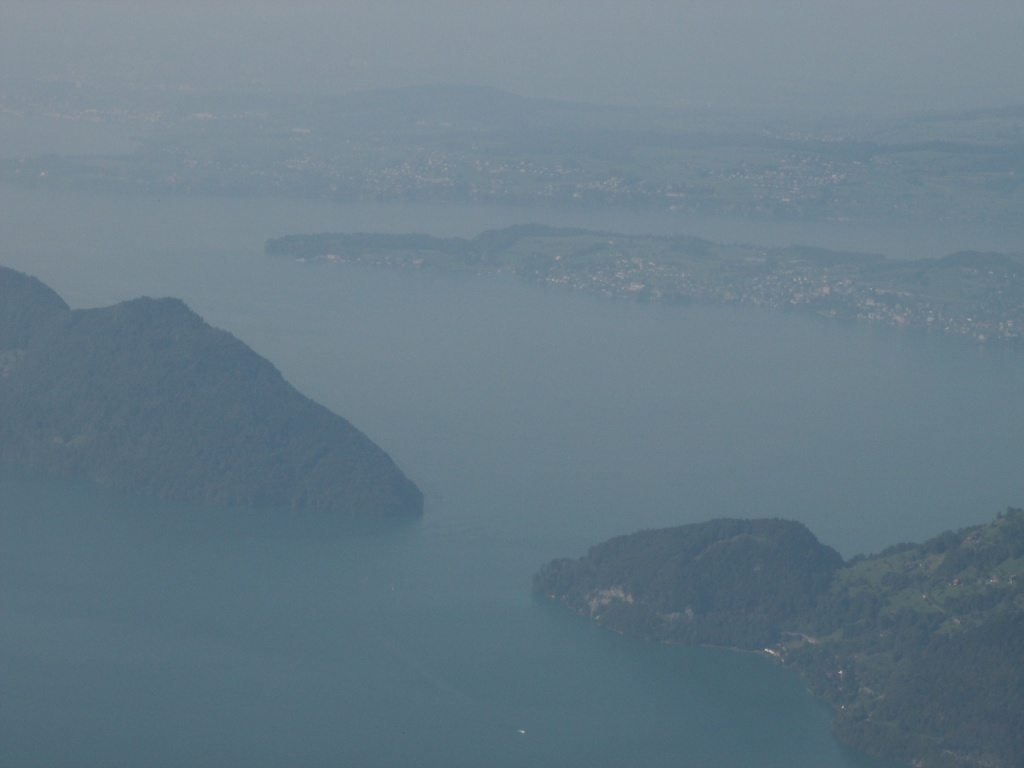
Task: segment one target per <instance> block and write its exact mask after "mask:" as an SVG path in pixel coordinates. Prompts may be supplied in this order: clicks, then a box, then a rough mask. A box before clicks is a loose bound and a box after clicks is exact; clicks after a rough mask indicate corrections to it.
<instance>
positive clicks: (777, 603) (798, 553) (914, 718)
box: [533, 509, 1024, 768]
mask: <svg viewBox="0 0 1024 768" xmlns="http://www.w3.org/2000/svg"><path fill="white" fill-rule="evenodd" d="M1022 579H1024V510H1022V509H1010V510H1008V511H1007V513H1006V514H1005V515H1000V516H999V517H998V518H997V519H996V520H995V521H994V522H992V523H990V524H988V525H981V526H974V527H971V528H966V529H963V530H960V531H956V532H953V531H947V532H946V533H943V534H942V535H940V536H937V537H935V538H933V539H930V540H928V541H926V542H924V543H923V544H917V545H914V544H903V545H898V546H895V547H891V548H889V549H887V550H886V551H884V552H882V553H881V554H879V555H874V556H871V557H858V558H854V559H853V560H851V561H849V562H847V563H843V562H842V560H841V558H840V557H839V555H838V554H837V553H836V552H835V551H834V550H833V549H831V548H830V547H827V546H825V545H823V544H821V543H819V542H818V541H817V540H816V539H815V538H814V536H813V535H812V534H811V533H810V532H809V531H808V530H807V529H806V528H804V527H803V526H802V525H800V524H799V523H794V522H790V521H785V520H713V521H710V522H706V523H700V524H697V525H688V526H681V527H678V528H668V529H663V530H652V531H641V532H639V533H635V534H632V535H629V536H620V537H617V538H614V539H611V540H609V541H607V542H605V543H603V544H599V545H597V546H595V547H592V548H591V549H590V551H589V552H588V553H587V554H586V555H585V556H584V557H581V558H579V559H577V560H567V559H560V560H555V561H553V562H551V563H550V564H548V565H547V566H545V568H543V569H542V570H541V571H540V573H538V574H537V575H536V576H535V577H534V581H533V589H534V592H536V593H537V594H541V595H545V596H547V597H550V598H552V599H555V600H558V601H560V602H562V603H564V604H566V605H567V606H568V607H570V608H571V609H572V610H574V611H576V612H577V613H580V614H582V615H584V616H588V617H590V618H592V619H594V620H595V621H597V622H599V623H601V624H602V625H604V626H606V627H608V628H609V629H612V630H615V631H617V632H620V633H622V634H627V635H632V636H636V637H641V638H645V639H650V640H658V641H669V642H684V643H693V644H711V645H721V646H730V647H735V648H739V649H746V650H755V651H759V652H762V653H765V654H766V655H768V656H770V657H772V658H773V659H775V660H776V661H778V662H779V663H782V664H784V665H785V666H787V667H789V668H791V669H793V670H795V671H796V672H798V673H799V674H801V675H802V676H803V677H804V679H805V680H806V681H807V683H808V685H809V686H810V688H811V690H812V691H813V692H814V693H815V695H817V696H819V697H820V698H822V699H824V700H825V701H827V702H828V703H829V704H831V705H832V706H833V707H834V708H835V712H836V717H835V720H834V729H835V732H836V734H837V736H838V737H839V738H840V739H841V740H842V741H843V742H845V743H846V744H848V745H850V746H853V747H856V748H858V749H861V750H863V751H865V752H869V753H872V754H875V755H880V756H884V757H888V758H891V759H895V760H899V761H902V762H905V763H908V764H913V765H915V766H920V768H967V767H968V766H970V767H972V768H973V767H978V768H980V767H981V766H986V767H987V768H1017V767H1019V766H1021V765H1024V730H1022V729H1021V723H1024V589H1022V587H1021V581H1022Z"/></svg>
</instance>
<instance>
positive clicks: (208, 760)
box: [0, 0, 1024, 768]
mask: <svg viewBox="0 0 1024 768" xmlns="http://www.w3.org/2000/svg"><path fill="white" fill-rule="evenodd" d="M1021 39H1024V5H1022V4H1019V3H1011V2H1005V3H1001V2H989V3H984V4H977V3H975V4H967V3H962V2H954V1H953V0H932V1H931V2H928V3H891V2H887V1H886V2H882V1H881V0H873V1H872V2H858V3H843V2H832V1H826V2H821V0H814V2H810V1H809V0H782V1H780V2H775V3H771V4H768V3H753V2H749V1H747V0H735V1H730V2H723V3H714V4H713V3H688V2H672V3H666V2H661V1H660V0H639V1H638V2H634V3H630V4H628V5H627V4H625V3H619V2H609V1H606V0H564V1H561V0H560V2H557V3H550V2H535V1H532V0H525V1H524V0H519V1H517V2H514V3H510V2H499V1H497V0H493V1H492V2H486V3H481V2H477V1H476V0H474V1H473V2H467V1H466V0H417V2H415V3H412V2H394V1H392V0H379V1H375V2H372V3H369V2H361V1H360V0H344V2H330V3H323V2H319V1H315V0H307V1H305V2H303V1H300V2H288V3H283V2H279V1H278V0H261V2H258V3H251V2H245V3H238V2H217V3H195V2H178V1H177V0H175V1H174V2H170V1H166V2H160V1H159V0H155V1H154V2H146V3H139V2H136V0H104V1H103V2H88V3H86V2H78V1H77V0H71V1H70V2H69V1H68V0H48V1H47V2H37V0H31V1H29V0H5V2H3V3H2V4H0V176H2V183H0V264H2V265H4V266H8V267H12V268H15V269H18V270H21V271H24V272H26V273H28V274H31V275H34V276H36V277H38V278H39V279H41V280H42V281H43V282H45V283H46V284H48V285H49V286H51V287H52V288H53V289H54V290H56V291H57V292H58V293H59V294H60V295H61V296H62V297H63V298H64V299H65V300H66V301H67V302H68V303H69V304H70V305H71V306H72V307H74V308H82V307H97V306H106V305H110V304H114V303H116V302H120V301H124V300H128V299H132V298H135V297H138V296H143V295H147V296H152V297H159V296H175V297H179V298H181V299H183V300H185V301H186V302H187V303H188V305H189V306H190V307H191V308H192V309H193V310H195V311H196V312H198V313H199V314H200V315H202V317H203V318H204V319H205V320H206V321H207V322H209V323H210V324H212V325H214V326H216V327H219V328H223V329H226V330H227V331H229V332H231V333H233V334H235V335H236V336H237V337H238V338H239V339H241V340H242V341H244V342H245V343H247V344H249V345H250V346H251V347H253V348H254V349H255V350H256V351H257V352H259V353H260V354H262V355H264V356H265V357H267V358H268V359H269V360H270V361H271V362H272V363H273V364H274V365H276V366H277V367H278V368H279V369H280V370H281V372H282V373H283V374H284V376H285V377H286V378H287V379H288V381H290V382H291V383H292V384H293V385H295V386H296V387H297V388H298V389H299V390H300V391H301V392H303V393H304V394H306V395H308V396H310V397H311V398H313V399H315V400H317V401H319V402H321V403H322V404H324V405H326V406H327V407H329V408H330V409H332V410H333V411H335V412H337V413H339V414H341V415H342V416H344V417H345V418H347V419H349V420H350V421H351V422H352V423H353V424H354V425H355V426H356V427H358V428H359V429H360V430H362V431H363V432H365V433H366V434H367V435H368V436H369V437H370V438H371V439H372V440H373V441H375V442H376V443H378V444H379V445H380V446H381V447H383V448H384V449H385V450H386V451H387V452H388V453H389V454H390V455H391V457H392V458H393V459H394V460H395V461H396V463H397V464H398V465H399V466H400V467H401V468H402V470H403V471H404V472H405V473H406V474H407V475H408V476H409V477H410V478H411V479H412V480H414V481H415V482H416V483H417V484H418V485H419V486H420V487H421V488H422V490H423V491H424V493H425V495H426V499H427V501H426V512H425V515H424V517H423V518H422V520H419V521H417V522H414V523H411V524H410V523H407V524H401V525H393V526H392V525H380V526H377V525H374V526H368V525H346V524H344V523H342V522H340V521H339V522H338V523H337V524H336V525H334V524H328V525H324V524H323V521H318V522H317V523H316V524H314V523H313V522H311V521H310V520H309V519H308V518H305V517H303V516H302V515H300V514H297V513H294V512H290V511H284V510H273V509H271V510H267V509H263V510H229V509H211V508H202V507H192V506H187V505H182V504H174V503H168V502H154V501H151V500H147V499H141V498H136V497H130V496H125V495H118V494H115V493H112V492H109V491H106V490H103V489H100V488H97V487H95V486H91V485H88V484H85V483H78V482H70V481H57V480H54V479H53V478H48V477H43V476H39V475H36V474H33V473H30V472H26V471H25V470H23V469H19V468H17V467H13V466H0V766H12V768H13V767H18V768H20V767H21V766H61V768H91V767H92V766H108V767H110V768H120V767H122V766H123V767H124V768H129V767H130V768H135V767H136V766H140V765H145V766H150V765H153V766H168V767H172V766H173V767H176V766H209V767H211V768H213V767H215V766H217V767H219V766H253V767H254V768H264V767H265V768H279V767H280V766H314V767H319V766H324V767H325V768H326V767H327V766H339V765H343V766H379V767H380V768H383V767H384V766H403V767H404V766H412V767H414V768H420V767H422V768H435V767H437V768H441V767H442V766H443V767H444V768H448V767H450V766H466V768H470V767H475V766H522V768H545V767H546V766H550V767H551V768H565V767H567V766H568V767H569V768H574V767H575V766H588V767H589V766H596V767H602V766H606V767H607V768H613V767H614V768H620V767H621V766H632V765H636V766H645V767H647V766H649V767H651V768H657V767H659V766H665V767H666V768H667V767H668V766H673V767H676V766H680V765H684V766H692V767H693V768H745V767H746V766H757V767H758V768H881V766H883V765H885V764H883V763H879V762H877V761H873V760H871V759H869V758H866V757H864V756H863V755H859V754H854V753H851V752H850V751H848V750H846V749H844V748H843V747H841V746H840V745H839V744H838V742H837V741H836V740H835V739H834V738H833V736H832V734H831V732H830V730H829V723H830V716H831V713H830V711H829V710H828V709H827V708H826V707H825V706H823V705H821V704H820V703H818V702H816V701H815V700H814V699H813V698H812V697H811V694H810V693H809V692H808V691H807V690H806V688H805V686H804V684H803V683H802V682H801V681H800V680H799V679H798V678H797V677H795V676H794V675H792V674H790V673H788V672H786V671H785V670H783V669H781V668H779V667H778V666H776V665H774V664H773V663H772V662H771V661H769V660H768V659H766V658H762V657H761V656H758V655H754V654H739V653H734V652H731V651H729V650H726V649H709V648H687V647H674V646H665V645H652V644H645V643H641V642H637V641H634V640H630V639H626V638H623V637H620V636H618V635H614V634H611V633H608V632H605V631H603V630H601V629H600V628H598V627H597V626H595V625H592V624H591V623H590V622H588V621H586V620H584V619H583V618H580V617H577V616H573V615H570V614H569V613H567V612H566V611H564V610H562V609H561V608H559V607H557V606H554V605H552V604H549V603H548V602H546V601H543V600H538V599H535V598H533V597H531V594H530V579H531V576H532V575H533V574H534V573H535V572H536V571H537V570H538V569H539V568H540V567H541V566H543V565H544V564H545V563H546V562H548V561H549V560H550V559H552V558H554V557H562V556H578V555H581V554H583V553H584V552H585V551H586V550H587V548H588V547H590V546H591V545H593V544H595V543H597V542H599V541H602V540H603V539H605V538H607V537H611V536H615V535H618V534H625V533H629V532H632V531H636V530H639V529H644V528H652V527H658V526H669V525H678V524H684V523H691V522H697V521H702V520H707V519H709V518H713V517H722V516H736V517H785V518H791V519H795V520H799V521H801V522H803V523H805V524H806V525H807V526H808V527H809V528H810V529H811V530H812V531H813V533H814V534H816V535H817V536H818V538H819V539H820V540H821V541H823V542H824V543H826V544H829V545H831V546H833V547H835V548H836V549H838V550H839V551H840V552H841V553H842V555H843V556H844V557H846V558H849V557H852V556H854V555H856V554H858V553H867V552H875V551H878V550H881V549H883V548H885V547H887V546H889V545H891V544H894V543H897V542H901V541H920V540H923V539H925V538H928V537H931V536H934V535H935V534H938V533H939V532H941V531H943V530H945V529H950V528H953V529H955V528H959V527H962V526H967V525H973V524H976V523H981V522H987V521H989V520H991V519H992V518H994V517H995V516H996V515H997V514H998V513H999V512H1001V511H1002V510H1004V509H1006V508H1007V507H1008V506H1014V507H1019V506H1021V505H1024V397H1022V393H1024V356H1022V355H1021V354H1020V352H1019V351H1016V352H1015V351H1013V350H1009V349H1001V348H995V347H985V346H981V345H974V344H972V343H969V342H966V341H963V340H958V339H953V338H948V337H945V336H941V335H938V334H936V335H926V334H921V333H906V332H900V331H896V330H893V329H885V328H880V327H872V326H868V325H863V324H842V323H835V322H829V321H826V320H823V319H820V318H814V317H808V316H803V315H796V314H785V313H773V312H769V311H760V310H756V309H736V308H724V307H713V306H692V307H677V306H668V305H665V304H656V303H652V304H641V303H631V302H627V301H623V300H613V299H608V298H603V297H600V296H596V295H584V294H582V293H575V292H573V291H571V290H568V289H564V288H559V287H553V286H545V287H541V286H535V285H527V284H525V283H521V282H518V281H517V280H516V279H515V278H513V277H507V278H502V277H495V276H477V275H472V274H436V273H430V272H425V271H420V272H413V271H400V270H388V269H383V268H380V269H375V268H366V267H355V266H342V265H331V264H323V263H298V262H295V261H291V260H288V259H284V258H272V257H270V256H267V255H266V254H265V253H264V243H265V241H266V239H267V238H271V237H280V236H283V235H288V234H303V233H316V232H331V231H335V232H393V233H403V232H405V233H407V232H417V233H425V234H430V235H437V236H460V237H471V236H474V235H476V234H478V233H479V232H481V231H483V230H486V229H489V228H496V227H503V226H508V225H513V224H524V223H533V222H537V223H543V224H551V225H557V226H574V227H585V228H589V229H594V230H601V231H620V232H624V233H635V234H665V235H669V234H679V235H691V236H697V237H703V238H708V239H712V240H715V241H718V242H722V243H757V244H762V245H765V246H788V245H791V244H800V245H807V246H815V247H821V248H830V249H840V250H851V251H858V252H870V253H880V254H884V255H886V256H889V257H893V258H907V259H923V258H930V257H940V256H943V255H946V254H949V253H952V252H955V251H962V250H979V251H1004V252H1008V251H1020V250H1021V247H1022V243H1024V215H1018V212H1019V206H1020V202H1021V198H1020V194H1021V190H1022V189H1024V187H1021V185H1020V180H1021V169H1022V167H1024V166H1022V165H1021V163H1024V152H1022V151H1021V136H1022V135H1024V134H1022V130H1021V118H1022V115H1024V112H1022V111H1021V106H1020V105H1021V104H1024V91H1022V88H1021V85H1022V81H1021V78H1020V72H1022V71H1024V46H1021V45H1020V40H1021ZM421 86H427V87H428V88H427V89H426V90H418V89H419V87H421ZM364 89H380V90H379V91H374V90H371V91H370V92H369V94H368V98H366V99H362V98H361V97H359V94H356V96H357V98H355V99H348V98H347V97H348V96H350V95H352V93H353V92H358V91H362V90H364ZM446 89H450V90H446ZM424 93H426V94H427V95H426V96H425V97H424V96H423V94H424ZM417 94H419V95H418V96H417ZM439 94H440V95H444V94H447V96H445V98H447V99H449V102H448V107H443V108H441V107H439V108H437V109H436V110H435V109H434V107H435V106H436V105H435V104H433V103H432V101H431V99H433V98H435V97H436V96H438V95H439ZM467 94H468V95H467ZM363 96H367V94H363ZM410 96H412V97H415V98H409V97H410ZM417 99H418V102H417ZM406 100H408V101H409V102H410V103H412V102H416V103H418V105H419V106H415V105H414V106H410V103H406ZM359 104H363V106H362V107H360V106H359ZM452 105H454V107H453V106H452ZM361 109H362V110H365V111H363V112H361V111H360V110H361ZM445 109H451V112H450V113H446V112H445ZM417 110H419V111H418V112H417ZM478 111H479V114H478ZM527 111H529V113H530V114H529V115H526V114H525V112H527ZM520 112H523V114H519V113H520ZM382 115H383V116H384V117H381V116H382ZM516 118H522V122H516ZM592 118H593V119H592ZM574 120H575V121H577V122H576V123H573V121H574ZM531 121H534V122H531ZM602 121H604V122H602ZM645 121H646V122H645ZM509 123H512V125H511V126H510V125H509ZM367 126H369V127H367ZM522 126H525V127H526V128H527V129H529V130H525V131H522V133H523V135H520V133H521V131H520V127H522ZM562 126H570V128H571V130H570V131H569V132H568V133H565V134H564V135H563V134H562V133H560V132H561V131H562V130H563V129H562ZM360 131H362V132H360ZM573 131H575V133H574V132H573ZM709 136H710V137H712V139H713V140H712V141H710V142H707V141H705V139H707V138H708V137H709ZM737 137H738V138H737ZM551 139H553V140H551ZM723 139H724V140H723ZM342 149H344V150H345V151H342ZM346 152H348V154H346ZM364 161H365V162H364ZM438 168H442V170H437V169H438ZM570 171H571V172H572V173H576V176H575V177H572V178H573V179H575V181H573V182H572V183H574V184H576V186H575V187H571V186H565V187H562V188H558V189H561V193H564V194H563V197H562V198H561V200H562V202H563V203H564V205H562V206H556V205H554V204H552V205H547V204H546V203H545V201H547V200H553V199H554V197H551V196H550V195H553V194H554V193H553V192H551V189H552V188H557V184H555V182H558V183H563V182H564V178H563V176H567V177H571V176H572V173H570ZM204 174H205V175H204ZM460 174H461V176H460ZM644 174H649V177H647V176H644ZM424 175H426V176H429V177H430V178H429V180H430V181H431V183H433V182H437V183H436V184H434V186H429V185H426V186H424V185H421V184H420V182H421V181H423V179H421V178H420V177H421V176H424ZM395 178H398V179H399V180H400V181H401V184H397V185H392V186H391V187H388V186H387V185H386V184H383V183H382V184H380V185H378V186H374V185H375V184H377V183H378V182H382V180H384V181H388V180H389V179H390V180H394V179H395ZM499 179H500V181H501V183H500V184H498V183H497V181H495V180H499ZM552 179H554V182H552V184H555V186H554V187H549V186H548V182H549V181H551V180H552ZM467 180H468V181H467ZM524 180H525V181H524ZM491 182H494V185H495V188H497V189H499V191H502V194H503V195H505V196H503V197H502V196H496V197H494V198H486V199H491V200H493V201H495V202H494V204H491V205H484V204H473V203H469V202H466V201H469V200H474V199H475V200H479V199H485V198H479V197H478V198H473V197H472V194H476V193H478V192H480V190H484V191H486V190H488V189H491V187H490V186H488V185H489V184H490V183H491ZM347 183H350V184H351V190H350V191H349V192H348V193H346V189H347V188H346V184H347ZM449 183H450V186H449ZM565 183H568V182H565ZM192 184H195V185H196V186H190V185H192ZM275 185H276V186H275ZM332 185H333V186H332ZM460 185H461V186H460ZM517 185H520V186H517ZM588 185H589V186H588ZM197 189H202V190H203V191H204V194H197V192H196V190H197ZM126 190H127V191H128V193H127V194H117V193H112V191H115V192H116V191H119V192H121V193H124V192H125V191H126ZM211 190H212V191H214V192H220V194H219V196H208V194H209V193H210V192H211ZM389 190H390V191H389ZM424 190H426V191H424ZM453 190H461V192H458V194H461V195H462V197H452V196H451V195H453V194H455V193H454V192H453ZM566 190H568V191H566ZM595 190H597V192H599V193H600V194H597V193H596V192H595V195H596V196H594V197H587V195H589V194H590V193H592V192H594V191H595ZM609 190H610V191H609ZM623 190H625V191H623ZM652 190H654V191H652ZM659 190H660V191H659ZM620 192H621V194H619V193H620ZM627 192H628V193H629V194H627ZM656 192H657V194H655V193H656ZM471 193H472V194H471ZM520 193H522V196H521V197H517V195H519V194H520ZM577 193H578V198H579V199H578V198H577ZM605 193H607V194H605ZM640 193H643V194H645V195H647V197H643V196H640ZM662 193H664V194H662ZM345 194H349V197H345ZM389 194H390V195H392V196H391V197H388V195H389ZM602 194H604V195H605V196H603V197H602V196H601V195H602ZM281 195H292V196H291V197H287V198H285V197H281ZM403 195H405V196H406V197H403ZM417 195H424V196H423V197H417ZM431 195H432V196H431ZM446 195H448V196H449V197H446ZM546 195H548V197H545V196H546ZM616 195H619V196H618V197H616ZM630 195H632V197H631V196H630ZM404 199H409V200H427V201H428V202H426V203H402V202H395V201H396V200H404ZM456 199H457V200H459V201H460V202H458V203H453V202H450V201H451V200H456ZM339 200H347V201H348V202H344V203H341V202H338V201H339ZM367 200H377V201H378V202H366V201H367ZM446 200H447V201H449V202H446ZM516 200H519V201H526V203H525V204H523V205H521V206H519V207H510V206H509V205H508V203H509V201H512V202H515V201H516ZM588 200H589V201H590V202H589V203H588V202H587V201H588ZM352 201H362V202H352ZM380 201H383V202H380ZM616 201H619V202H622V201H625V202H624V203H623V204H621V205H620V204H618V202H616ZM712 203H713V204H715V205H717V206H718V207H706V208H701V206H702V205H705V204H707V205H711V204H712ZM961 204H963V205H961ZM658 206H661V207H660V208H659V207H658ZM1015 206H1017V207H1015ZM702 211H713V212H715V215H714V216H712V215H703V213H702ZM729 211H734V212H735V211H746V212H748V213H749V214H750V215H746V216H733V217H727V216H726V215H720V214H722V212H725V213H728V212H729ZM908 211H909V212H911V213H912V214H913V215H912V216H911V215H904V214H905V213H906V212H908ZM1017 327H1019V326H1017ZM886 768H892V767H891V766H886Z"/></svg>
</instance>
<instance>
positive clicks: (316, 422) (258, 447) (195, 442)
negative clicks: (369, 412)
mask: <svg viewBox="0 0 1024 768" xmlns="http://www.w3.org/2000/svg"><path fill="white" fill-rule="evenodd" d="M40 285H41V284H38V283H37V281H33V280H31V279H30V278H26V277H25V276H24V275H19V274H18V273H16V272H13V271H11V270H6V269H2V268H0V296H2V297H3V299H4V304H5V306H11V307H14V306H15V305H16V304H17V305H18V307H19V309H18V311H17V312H9V311H7V310H6V309H4V310H0V321H2V322H3V323H4V326H0V339H2V340H3V341H4V343H5V345H6V348H5V349H4V351H3V352H2V353H0V354H2V355H3V359H4V360H6V364H5V366H4V367H3V369H2V374H3V375H2V378H0V458H2V459H4V460H7V461H13V462H17V463H21V464H24V465H27V466H31V467H34V468H37V469H41V470H43V471H46V472H51V473H57V474H63V475H70V476H76V477H84V478H87V479H89V480H92V481H95V482H97V483H99V484H102V485H105V486H107V487H110V488H114V489H118V490H124V491H130V492H135V493H140V494H146V495H153V496H158V497H163V498H169V499H181V500H187V501H193V502H200V503H216V504H223V505H238V506H287V507H295V508H305V509H315V510H325V511H334V512H338V513H340V514H345V515H358V516H391V515H402V516H407V515H416V514H420V513H421V512H422V505H423V497H422V494H421V493H420V491H419V490H418V489H417V488H416V486H415V485H414V484H413V483H412V482H411V481H409V480H408V479H407V478H406V477H405V476H404V475H403V474H402V472H401V471H400V470H399V469H398V468H397V467H396V466H395V464H394V463H393V462H392V461H391V459H390V458H389V457H388V456H387V454H386V453H385V452H384V451H382V450H381V449H380V448H379V447H378V446H376V445H375V444H373V443H372V442H371V441H370V440H369V439H368V438H367V437H366V436H365V435H363V434H362V433H361V432H359V430H357V429H356V428H355V427H353V426H352V425H351V424H349V423H348V422H347V421H346V420H344V419H343V418H341V417H340V416H337V415H335V414H333V413H331V412H330V411H328V410H327V409H326V408H324V407H322V406H320V405H318V404H316V403H314V402H312V401H311V400H309V399H308V398H306V397H304V396H302V395H301V394H299V393H298V392H297V391H296V390H295V389H294V388H293V387H291V385H289V384H288V383H287V382H286V381H285V380H284V378H283V377H282V376H281V374H280V373H279V372H278V371H277V370H276V369H275V368H274V367H273V366H272V365H271V364H270V363H269V362H268V361H267V360H265V359H264V358H262V357H260V356H259V355H257V354H256V353H255V352H253V351H252V350H251V349H250V348H248V347H247V346H246V345H245V344H243V343H242V342H241V341H239V340H238V339H236V338H234V337H233V336H232V335H231V334H229V333H227V332H225V331H220V330H217V329H214V328H212V327H210V326H209V325H207V324H206V323H204V322H203V320H202V319H201V318H200V317H199V316H198V315H196V314H195V313H194V312H192V311H191V310H189V309H188V307H186V306H185V305H184V304H183V303H182V302H181V301H178V300H176V299H148V298H143V299H136V300H133V301H128V302H125V303H122V304H118V305H115V306H113V307H107V308H103V309H89V310H70V309H68V308H67V307H66V305H63V302H61V303H60V305H59V306H58V305H56V304H55V302H54V298H55V297H56V295H55V294H53V293H52V291H48V289H46V290H42V291H41V290H40ZM57 300H58V301H59V299H57ZM8 302H10V304H9V305H8Z"/></svg>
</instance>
